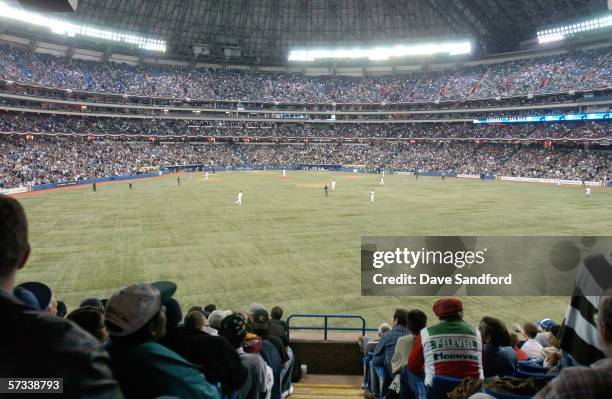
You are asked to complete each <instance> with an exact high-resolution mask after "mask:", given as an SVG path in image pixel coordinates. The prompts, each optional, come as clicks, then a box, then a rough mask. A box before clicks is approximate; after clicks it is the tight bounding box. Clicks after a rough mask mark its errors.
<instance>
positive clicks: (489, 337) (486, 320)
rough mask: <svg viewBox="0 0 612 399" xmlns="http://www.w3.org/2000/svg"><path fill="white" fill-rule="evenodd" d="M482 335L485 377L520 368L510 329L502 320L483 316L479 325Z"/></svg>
mask: <svg viewBox="0 0 612 399" xmlns="http://www.w3.org/2000/svg"><path fill="white" fill-rule="evenodd" d="M479 330H480V335H481V336H482V343H483V348H482V367H483V371H484V376H485V378H488V377H492V376H496V375H497V376H506V375H512V374H514V372H515V371H516V370H517V369H518V358H517V356H516V353H515V352H514V350H513V349H512V347H510V346H509V345H510V336H509V334H508V330H507V329H506V326H505V325H504V323H502V321H501V320H498V319H495V318H493V317H483V319H482V320H481V321H480V325H479Z"/></svg>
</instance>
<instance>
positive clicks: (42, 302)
mask: <svg viewBox="0 0 612 399" xmlns="http://www.w3.org/2000/svg"><path fill="white" fill-rule="evenodd" d="M17 287H18V288H23V289H24V290H27V291H30V292H31V293H32V294H34V296H35V297H36V300H37V301H38V310H45V309H47V307H48V306H49V304H50V303H51V296H52V294H51V288H49V287H47V286H46V285H45V284H43V283H39V282H35V281H32V282H28V283H22V284H19V285H18V286H17Z"/></svg>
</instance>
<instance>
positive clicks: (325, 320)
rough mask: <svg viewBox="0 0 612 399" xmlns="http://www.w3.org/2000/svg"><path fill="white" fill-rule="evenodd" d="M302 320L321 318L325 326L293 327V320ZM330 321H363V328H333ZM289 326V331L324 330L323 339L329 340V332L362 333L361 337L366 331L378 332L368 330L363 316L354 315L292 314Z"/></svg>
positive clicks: (371, 329)
mask: <svg viewBox="0 0 612 399" xmlns="http://www.w3.org/2000/svg"><path fill="white" fill-rule="evenodd" d="M297 318H302V319H306V318H308V319H311V318H319V319H323V326H321V327H317V326H292V325H291V320H293V319H297ZM329 319H354V320H360V321H361V327H333V326H330V325H329ZM287 325H288V326H289V331H290V332H291V330H315V331H320V330H323V339H325V340H327V336H328V332H329V331H361V335H365V333H366V331H377V329H375V328H366V320H365V319H364V318H363V316H359V315H352V314H308V313H303V314H292V315H289V317H287Z"/></svg>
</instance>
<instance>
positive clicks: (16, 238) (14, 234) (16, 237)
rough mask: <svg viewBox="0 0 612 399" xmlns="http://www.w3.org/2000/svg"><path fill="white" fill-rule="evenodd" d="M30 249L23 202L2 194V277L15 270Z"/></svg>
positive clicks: (0, 247) (0, 248) (0, 218)
mask: <svg viewBox="0 0 612 399" xmlns="http://www.w3.org/2000/svg"><path fill="white" fill-rule="evenodd" d="M29 251H30V244H29V243H28V221H27V218H26V215H25V212H24V210H23V207H22V206H21V204H20V203H19V202H18V201H17V200H16V199H14V198H11V197H8V196H6V195H2V194H0V277H7V276H9V275H10V274H11V273H13V272H14V271H15V269H17V268H18V267H19V266H21V263H22V262H23V261H24V259H25V257H26V256H27V255H28V253H29Z"/></svg>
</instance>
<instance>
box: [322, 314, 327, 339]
mask: <svg viewBox="0 0 612 399" xmlns="http://www.w3.org/2000/svg"><path fill="white" fill-rule="evenodd" d="M324 320H325V326H324V328H325V329H324V330H323V339H324V340H325V341H327V315H325V317H324Z"/></svg>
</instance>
